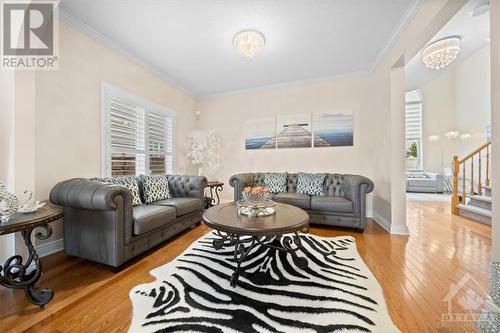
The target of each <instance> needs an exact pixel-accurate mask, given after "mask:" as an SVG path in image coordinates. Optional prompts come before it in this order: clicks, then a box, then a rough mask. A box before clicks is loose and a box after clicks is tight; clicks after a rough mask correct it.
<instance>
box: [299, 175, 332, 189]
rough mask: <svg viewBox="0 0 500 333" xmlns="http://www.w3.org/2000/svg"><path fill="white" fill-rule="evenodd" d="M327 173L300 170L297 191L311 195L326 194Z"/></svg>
mask: <svg viewBox="0 0 500 333" xmlns="http://www.w3.org/2000/svg"><path fill="white" fill-rule="evenodd" d="M325 177H326V175H325V174H324V173H304V172H299V176H298V177H297V193H299V194H309V195H325V193H324V190H323V188H324V183H325Z"/></svg>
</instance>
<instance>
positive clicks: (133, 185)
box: [96, 176, 142, 206]
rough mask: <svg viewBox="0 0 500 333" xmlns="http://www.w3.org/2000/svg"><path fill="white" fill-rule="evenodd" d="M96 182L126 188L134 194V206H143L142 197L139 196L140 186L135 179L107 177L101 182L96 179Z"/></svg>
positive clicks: (130, 177) (129, 177)
mask: <svg viewBox="0 0 500 333" xmlns="http://www.w3.org/2000/svg"><path fill="white" fill-rule="evenodd" d="M96 181H101V182H103V183H108V184H113V185H122V186H124V187H126V188H127V189H129V191H130V192H131V193H132V206H138V205H142V201H141V196H140V194H139V184H138V183H137V180H136V179H135V178H134V177H132V176H125V177H107V178H102V179H100V180H98V179H96Z"/></svg>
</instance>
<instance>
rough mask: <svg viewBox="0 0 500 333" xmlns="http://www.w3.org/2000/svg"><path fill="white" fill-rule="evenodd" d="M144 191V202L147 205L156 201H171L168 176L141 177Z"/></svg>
mask: <svg viewBox="0 0 500 333" xmlns="http://www.w3.org/2000/svg"><path fill="white" fill-rule="evenodd" d="M141 180H142V185H143V189H144V200H145V201H146V203H147V204H150V203H152V202H155V201H159V200H164V199H170V189H169V188H168V179H167V177H166V176H146V175H141Z"/></svg>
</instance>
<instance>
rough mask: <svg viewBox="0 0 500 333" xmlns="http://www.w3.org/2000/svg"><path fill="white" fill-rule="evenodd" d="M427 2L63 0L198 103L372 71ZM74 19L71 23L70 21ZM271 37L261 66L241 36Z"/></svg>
mask: <svg viewBox="0 0 500 333" xmlns="http://www.w3.org/2000/svg"><path fill="white" fill-rule="evenodd" d="M420 3H421V1H420V0H369V1H367V0H314V1H308V0H274V1H266V0H191V1H186V0H168V1H158V0H141V1H139V0H135V1H134V0H99V1H88V0H63V1H62V3H61V8H62V10H63V11H62V14H63V15H62V16H63V17H66V18H67V21H69V22H73V23H75V24H76V23H77V24H78V25H80V27H84V30H86V31H87V32H89V31H91V32H92V33H94V34H96V35H98V36H99V35H100V37H101V40H107V41H108V42H110V43H111V44H113V46H114V47H115V48H120V49H121V50H122V51H125V52H126V53H128V54H130V55H132V56H133V57H135V58H137V59H139V60H140V61H141V62H143V63H144V64H146V65H147V66H148V67H150V68H153V69H154V70H155V71H156V72H158V73H160V74H161V75H162V76H164V77H168V79H169V80H170V81H171V82H174V83H175V84H176V85H177V86H179V87H181V88H183V89H184V90H186V91H188V92H190V93H191V94H192V95H194V96H197V97H204V96H209V95H214V94H223V93H228V92H234V91H241V90H249V89H256V88H260V87H266V86H272V85H277V84H284V83H290V82H297V81H309V80H317V79H323V78H332V77H336V76H341V75H346V74H352V73H366V72H369V71H370V70H371V69H372V68H373V67H374V65H376V64H377V62H378V61H379V60H380V59H381V58H382V56H383V55H384V52H385V50H386V49H387V48H388V46H389V45H390V43H391V42H392V41H393V40H394V39H395V37H397V35H398V33H399V32H400V31H401V30H402V29H403V28H404V27H405V26H406V23H407V22H408V21H409V19H411V17H412V16H413V15H414V13H415V12H416V10H417V9H418V6H419V4H420ZM68 18H70V19H68ZM243 29H257V30H259V31H261V32H262V33H263V34H264V36H265V38H266V46H265V49H264V51H263V52H262V53H261V54H260V55H258V56H257V57H255V58H254V59H245V58H243V57H241V56H239V55H238V54H237V53H236V52H235V50H234V48H233V46H232V39H233V36H234V34H235V33H237V32H239V31H241V30H243Z"/></svg>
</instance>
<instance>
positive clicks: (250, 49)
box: [233, 30, 266, 58]
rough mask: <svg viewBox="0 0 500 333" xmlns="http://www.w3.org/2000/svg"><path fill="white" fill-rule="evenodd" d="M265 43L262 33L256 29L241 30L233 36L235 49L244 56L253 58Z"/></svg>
mask: <svg viewBox="0 0 500 333" xmlns="http://www.w3.org/2000/svg"><path fill="white" fill-rule="evenodd" d="M265 43H266V40H265V39H264V35H263V34H262V33H260V32H259V31H257V30H243V31H240V32H238V33H237V34H236V35H234V38H233V45H234V47H235V49H236V51H237V52H238V53H239V54H240V55H241V56H242V57H245V58H253V57H255V56H256V55H257V54H259V53H261V52H262V50H263V49H264V44H265Z"/></svg>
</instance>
